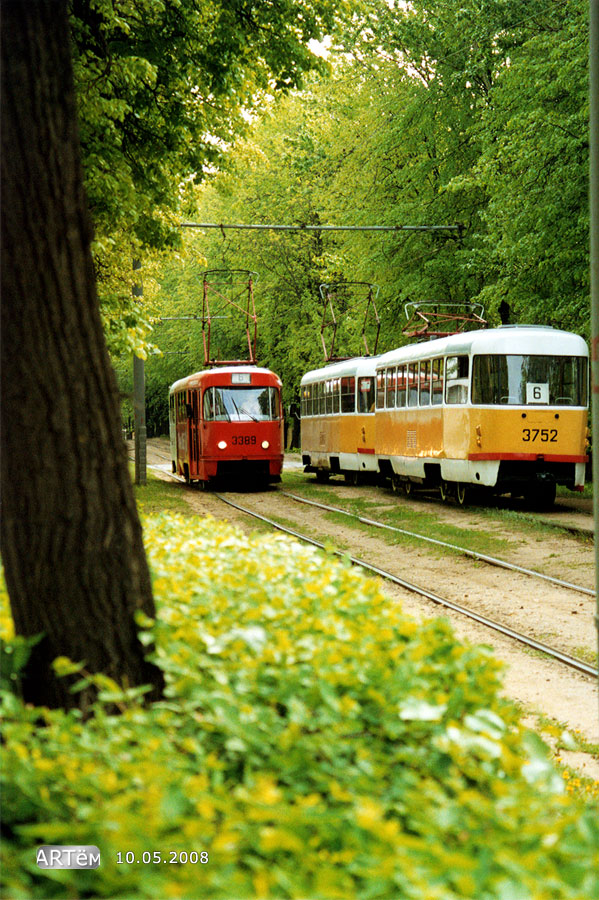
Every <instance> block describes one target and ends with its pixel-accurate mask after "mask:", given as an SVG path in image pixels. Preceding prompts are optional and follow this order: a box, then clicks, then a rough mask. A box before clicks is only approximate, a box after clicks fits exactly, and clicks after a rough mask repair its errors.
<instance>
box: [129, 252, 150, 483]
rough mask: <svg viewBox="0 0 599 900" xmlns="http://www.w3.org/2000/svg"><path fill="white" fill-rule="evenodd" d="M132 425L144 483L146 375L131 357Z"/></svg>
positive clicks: (137, 287) (136, 265) (139, 292)
mask: <svg viewBox="0 0 599 900" xmlns="http://www.w3.org/2000/svg"><path fill="white" fill-rule="evenodd" d="M140 269H141V261H140V260H139V259H134V260H133V271H134V272H138V271H139V270H140ZM131 293H132V294H133V296H134V297H143V284H142V280H141V276H140V277H139V280H138V281H137V283H135V284H134V285H133V287H132V288H131ZM133 423H134V424H133V427H134V429H135V442H134V446H135V484H145V483H146V480H147V475H146V458H147V457H146V439H147V432H146V376H145V370H144V361H143V359H141V358H140V357H139V356H134V357H133Z"/></svg>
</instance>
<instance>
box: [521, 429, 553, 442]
mask: <svg viewBox="0 0 599 900" xmlns="http://www.w3.org/2000/svg"><path fill="white" fill-rule="evenodd" d="M522 440H523V441H524V442H525V443H528V442H529V441H537V440H538V441H542V442H543V443H550V444H554V443H556V442H557V428H523V429H522Z"/></svg>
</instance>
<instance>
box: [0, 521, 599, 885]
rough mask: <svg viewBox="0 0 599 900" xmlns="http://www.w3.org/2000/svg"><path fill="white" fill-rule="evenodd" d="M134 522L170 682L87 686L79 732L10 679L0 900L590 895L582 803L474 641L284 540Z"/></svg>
mask: <svg viewBox="0 0 599 900" xmlns="http://www.w3.org/2000/svg"><path fill="white" fill-rule="evenodd" d="M145 535H146V544H147V548H148V552H149V556H150V561H151V566H152V571H153V576H154V588H155V593H156V597H157V601H158V608H159V612H158V617H157V620H156V622H155V623H149V622H147V621H146V622H140V626H141V627H142V628H144V629H145V631H144V635H145V636H146V637H147V639H148V643H149V642H150V639H151V637H152V636H153V638H154V640H155V642H156V649H155V656H156V659H157V661H158V663H159V664H160V665H161V666H162V668H163V669H164V671H165V673H166V678H167V684H168V686H167V690H166V695H165V697H164V700H163V701H162V702H160V703H157V704H155V705H153V706H151V707H148V708H143V707H141V706H140V705H139V700H138V698H137V697H136V696H135V695H129V694H128V693H127V691H126V690H123V689H121V688H119V686H118V685H116V684H114V683H112V682H110V681H109V680H108V679H105V678H104V679H102V678H100V679H99V680H98V683H99V685H100V687H101V688H102V692H101V695H100V696H101V700H100V701H99V702H98V705H97V708H96V710H95V715H94V717H93V718H91V719H89V720H88V721H85V722H83V721H82V720H81V718H80V717H79V716H78V714H77V713H76V712H70V713H64V712H61V711H49V710H45V709H35V708H31V707H29V708H25V707H24V706H23V705H22V704H21V702H20V701H19V699H18V698H17V697H16V696H15V694H13V693H11V692H9V691H5V692H4V693H3V705H4V717H5V725H4V737H5V746H4V765H3V781H4V786H3V826H4V833H5V835H6V838H5V841H4V876H3V877H4V888H3V892H2V896H3V897H6V898H15V900H16V898H30V897H35V898H40V897H60V898H66V897H68V898H84V897H115V898H117V897H118V898H120V900H122V898H156V900H162V898H171V897H183V898H193V900H200V898H214V900H217V898H225V897H227V898H245V897H273V898H274V897H277V898H284V897H303V898H307V897H310V898H323V900H324V898H326V900H332V898H344V900H347V898H352V897H359V898H360V900H368V898H393V900H399V898H418V900H423V898H427V900H433V898H439V900H441V898H442V900H451V898H458V897H460V898H469V900H472V898H476V900H487V898H489V900H490V898H497V900H525V898H531V900H532V898H534V900H542V898H551V900H555V898H577V900H581V898H583V897H590V896H593V894H594V892H596V890H597V888H598V883H597V875H596V873H597V871H599V865H598V864H597V863H599V859H598V858H597V857H598V852H599V851H598V844H599V825H598V822H599V817H598V816H597V809H593V808H592V807H590V806H587V807H585V806H583V804H582V803H581V802H580V801H579V800H577V799H576V798H573V797H571V796H569V795H567V794H566V793H565V791H564V787H563V780H562V779H561V778H560V777H559V775H558V774H557V773H556V771H555V770H554V768H553V767H552V765H551V764H550V763H549V762H548V756H547V750H546V748H545V746H544V745H543V744H542V743H541V742H540V741H539V740H538V739H536V738H535V737H534V736H533V735H531V734H530V733H528V732H526V731H524V730H522V729H521V727H520V725H519V721H518V715H517V713H516V711H515V710H514V708H513V707H512V706H511V705H509V704H508V703H507V702H505V701H503V700H502V699H501V698H500V697H499V693H498V689H499V686H500V681H499V674H498V665H497V663H496V662H495V661H494V659H493V657H492V655H491V653H490V652H489V651H487V650H486V649H485V648H480V647H479V648H472V647H469V646H465V645H462V644H460V643H458V642H457V641H456V639H455V637H454V636H453V635H452V632H451V629H450V627H449V626H448V624H447V623H446V622H445V621H443V620H441V619H435V620H431V621H428V622H426V623H424V624H423V625H417V624H416V623H414V622H413V621H412V620H411V619H409V618H408V617H406V616H405V615H404V614H403V613H402V611H401V608H400V607H399V606H398V605H396V604H395V603H393V602H392V601H390V600H389V599H388V598H387V597H385V596H383V594H382V593H381V592H380V589H379V587H378V586H377V583H376V582H375V581H374V580H372V579H366V578H365V577H364V576H363V575H362V574H361V573H360V572H358V571H356V570H355V569H353V568H351V567H350V566H349V565H345V564H343V563H339V562H337V561H333V560H331V559H329V558H327V557H326V556H324V555H323V554H322V553H320V552H316V551H314V550H312V549H308V548H306V547H304V546H302V545H300V544H299V543H296V542H294V541H292V540H289V539H287V538H284V537H279V536H268V537H255V538H252V539H248V538H247V537H245V536H243V535H242V534H241V533H239V532H238V531H236V530H234V529H233V528H232V527H230V526H229V525H227V524H225V523H219V522H215V521H213V520H206V521H203V522H199V523H198V522H197V521H195V520H190V519H184V518H182V517H174V516H161V517H157V518H151V519H148V520H147V521H146V523H145ZM0 624H4V626H5V627H4V630H5V631H6V627H7V626H6V613H5V612H4V613H3V615H1V616H0ZM5 636H6V635H5ZM8 637H9V635H8ZM56 667H57V670H58V671H67V670H68V669H70V668H71V664H70V663H69V662H68V661H65V660H59V661H57V663H56ZM109 703H112V704H114V703H117V704H118V705H119V706H120V707H121V713H120V715H118V716H115V715H113V714H111V713H109V709H110V708H112V707H109V706H108V704H109ZM39 844H95V845H97V846H98V847H99V848H100V851H101V857H102V862H101V866H100V867H99V868H98V869H97V870H89V871H85V870H75V871H70V870H62V871H49V870H46V871H42V870H40V869H38V867H37V865H36V861H35V848H36V846H37V845H39ZM171 851H172V852H173V853H177V854H179V853H181V852H183V853H184V854H185V853H188V854H192V853H193V852H194V851H195V852H196V853H197V854H198V861H197V862H193V863H192V862H187V863H185V862H181V861H179V862H178V863H177V864H171V863H169V862H168V860H169V859H170V853H171ZM202 852H205V853H207V855H208V862H205V863H203V862H201V857H200V856H199V854H201V853H202ZM127 853H129V854H131V855H130V856H129V859H135V860H139V862H131V863H128V862H126V858H127V857H126V854H127ZM144 853H145V854H146V856H145V857H144V856H143V854H144ZM155 853H160V854H161V855H162V859H163V860H165V862H162V863H157V862H153V861H152V862H148V863H145V862H143V860H144V859H148V858H149V857H148V856H147V854H155ZM119 854H120V856H119ZM593 855H594V859H593ZM151 858H152V860H153V859H154V856H153V855H152V857H151ZM193 858H194V860H195V857H193ZM204 858H205V857H204ZM177 859H179V860H181V859H183V860H184V859H185V856H183V857H180V856H178V857H177ZM120 860H121V861H120ZM594 863H595V864H594Z"/></svg>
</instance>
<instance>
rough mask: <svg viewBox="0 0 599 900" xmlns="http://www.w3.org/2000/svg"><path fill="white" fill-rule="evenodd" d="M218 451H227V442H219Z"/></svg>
mask: <svg viewBox="0 0 599 900" xmlns="http://www.w3.org/2000/svg"><path fill="white" fill-rule="evenodd" d="M218 449H219V450H226V449H227V442H226V441H219V442H218Z"/></svg>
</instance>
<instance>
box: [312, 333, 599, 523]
mask: <svg viewBox="0 0 599 900" xmlns="http://www.w3.org/2000/svg"><path fill="white" fill-rule="evenodd" d="M351 362H352V361H348V362H346V363H343V364H338V365H339V366H340V367H343V366H345V367H346V369H347V371H348V372H349V368H350V364H351ZM353 362H354V363H355V362H356V361H353ZM361 365H363V366H368V365H370V366H371V367H372V368H374V371H375V374H376V401H375V411H374V416H373V419H374V422H373V424H374V442H373V449H374V458H373V460H372V461H371V465H370V468H372V469H375V470H376V471H378V472H379V473H380V474H381V475H382V476H384V477H386V478H388V479H390V480H391V483H392V484H393V486H394V487H395V488H399V487H403V489H404V490H405V491H406V493H408V494H409V493H410V492H411V491H412V490H413V489H414V487H417V486H426V487H436V488H438V489H439V491H440V493H441V496H442V497H443V498H446V497H447V496H449V495H450V494H453V495H454V496H455V497H456V498H457V500H458V502H459V503H460V504H461V503H464V502H465V499H466V494H467V491H468V489H469V488H470V487H472V486H477V487H481V488H487V489H489V490H492V491H494V492H495V493H500V494H503V493H511V494H512V495H514V496H526V497H528V498H529V499H530V500H531V501H532V502H534V503H535V504H536V505H538V506H550V505H551V504H552V503H553V500H554V499H555V491H556V485H558V484H563V485H566V486H567V487H568V488H570V489H572V490H581V489H582V487H583V485H584V472H585V463H586V456H585V444H586V429H587V412H588V409H587V392H588V387H587V382H588V348H587V346H586V344H585V342H584V340H583V339H582V338H580V337H579V336H578V335H575V334H570V333H568V332H564V331H558V330H556V329H553V328H548V327H541V326H502V327H501V328H496V329H488V330H483V331H472V332H467V333H464V334H456V335H451V336H449V337H445V338H440V339H437V340H432V341H428V342H424V343H418V344H411V345H408V346H405V347H401V348H399V349H397V350H392V351H390V352H389V353H386V354H383V355H381V356H379V357H377V358H376V359H374V360H368V361H362V362H361ZM333 369H334V367H332V366H328V367H325V368H324V369H321V370H319V371H318V372H313V373H309V375H307V376H305V379H304V380H302V388H303V387H304V382H306V383H312V384H313V383H314V382H317V383H322V382H323V378H324V384H325V385H326V383H327V379H328V380H330V379H329V376H327V375H326V373H327V372H332V370H333ZM346 369H342V368H339V369H338V370H337V371H336V372H335V375H334V376H333V381H334V379H335V377H343V375H342V372H345V371H346ZM346 377H347V376H346ZM326 390H330V391H331V393H332V395H333V396H332V397H331V401H330V409H331V412H328V411H327V409H328V407H327V404H326V402H325V404H324V406H321V405H320V403H318V404H317V405H316V407H315V406H314V405H313V406H312V412H311V415H310V410H309V408H308V407H306V412H305V413H304V415H307V417H308V421H307V422H306V426H307V427H306V429H305V434H306V438H308V435H309V436H310V440H309V441H308V442H307V443H306V449H307V451H308V452H307V453H306V451H305V450H304V439H303V435H304V425H303V423H302V454H304V463H305V464H306V457H308V458H309V463H307V464H308V466H309V469H308V470H310V468H311V469H312V470H314V471H317V473H318V472H319V471H320V472H321V473H326V472H327V470H328V473H334V472H335V471H338V470H341V471H343V470H344V469H345V468H346V466H345V460H344V457H342V456H341V454H340V453H339V448H340V446H341V445H340V441H339V438H338V437H337V436H338V435H340V434H341V433H342V432H343V429H344V422H343V420H344V419H345V417H346V414H345V413H344V412H343V410H342V408H341V407H340V406H339V404H338V403H337V401H335V400H334V396H335V388H333V389H332V390H331V389H330V388H329V389H327V388H326V387H325V392H326ZM310 419H311V421H310ZM335 419H338V420H339V423H338V424H333V423H334V420H335ZM315 420H316V421H315ZM308 422H309V423H310V424H309V425H308ZM356 424H357V422H356ZM348 430H349V433H350V434H351V438H352V441H353V444H355V443H356V438H359V432H356V429H355V427H354V428H352V427H351V426H349V427H348V426H345V431H346V432H347V431H348ZM371 433H372V432H371V431H370V432H369V434H371ZM315 440H317V441H318V442H319V450H320V452H318V448H317V452H314V451H313V449H312V448H313V446H314V442H315ZM337 459H338V462H337ZM327 460H328V462H327Z"/></svg>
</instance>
